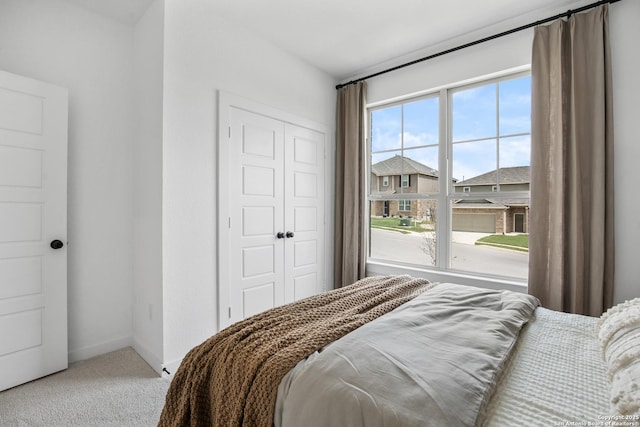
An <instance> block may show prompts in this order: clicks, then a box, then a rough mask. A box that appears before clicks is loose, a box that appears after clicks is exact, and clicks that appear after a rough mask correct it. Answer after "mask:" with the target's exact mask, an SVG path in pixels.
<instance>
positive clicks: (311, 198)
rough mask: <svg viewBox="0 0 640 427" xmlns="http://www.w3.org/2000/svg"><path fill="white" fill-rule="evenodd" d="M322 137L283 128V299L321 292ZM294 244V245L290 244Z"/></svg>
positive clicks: (287, 299)
mask: <svg viewBox="0 0 640 427" xmlns="http://www.w3.org/2000/svg"><path fill="white" fill-rule="evenodd" d="M324 144H325V141H324V134H322V133H320V132H316V131H313V130H310V129H307V128H303V127H300V126H295V125H292V124H287V125H286V127H285V147H286V149H285V157H286V162H285V176H286V177H287V178H286V179H285V205H286V209H285V228H286V229H287V231H292V232H293V237H291V238H287V242H286V245H285V258H284V262H285V281H286V285H285V300H286V302H292V301H295V300H298V299H301V298H304V297H306V296H309V295H313V294H315V293H318V292H320V291H321V288H322V280H323V278H324V272H323V268H324V256H323V254H324ZM292 243H293V244H292Z"/></svg>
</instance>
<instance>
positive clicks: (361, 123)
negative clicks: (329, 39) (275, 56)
mask: <svg viewBox="0 0 640 427" xmlns="http://www.w3.org/2000/svg"><path fill="white" fill-rule="evenodd" d="M366 88H367V86H366V83H365V82H360V83H356V84H351V85H348V86H344V87H342V88H340V90H339V91H338V102H337V112H336V198H335V209H336V211H335V255H334V257H335V258H334V265H335V277H334V280H335V281H334V284H335V287H336V288H339V287H341V286H345V285H350V284H352V283H354V282H356V281H357V280H359V279H361V278H363V277H364V276H365V261H366V253H365V250H366V248H365V235H364V219H365V218H364V211H365V200H366V188H365V170H366V150H365V114H366V107H365V105H366V90H367V89H366Z"/></svg>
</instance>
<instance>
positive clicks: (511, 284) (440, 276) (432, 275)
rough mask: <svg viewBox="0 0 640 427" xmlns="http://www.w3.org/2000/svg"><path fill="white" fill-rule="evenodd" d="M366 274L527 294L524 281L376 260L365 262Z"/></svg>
mask: <svg viewBox="0 0 640 427" xmlns="http://www.w3.org/2000/svg"><path fill="white" fill-rule="evenodd" d="M366 274H367V276H379V275H399V274H409V275H411V276H415V277H423V278H425V279H429V280H431V281H432V282H450V283H458V284H461V285H467V286H476V287H480V288H487V289H498V290H508V291H514V292H520V293H527V283H526V281H524V280H517V279H508V278H503V277H490V276H480V275H474V274H472V273H466V272H459V271H443V270H436V269H428V268H419V267H416V266H409V265H406V266H405V265H400V264H391V263H386V262H383V261H376V260H367V267H366Z"/></svg>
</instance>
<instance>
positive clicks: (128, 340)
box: [69, 337, 133, 363]
mask: <svg viewBox="0 0 640 427" xmlns="http://www.w3.org/2000/svg"><path fill="white" fill-rule="evenodd" d="M132 344H133V339H132V337H122V338H118V339H115V340H111V341H105V342H103V343H100V344H95V345H91V346H87V347H83V348H79V349H75V350H69V363H73V362H78V361H80V360H86V359H91V358H92V357H96V356H100V355H102V354H106V353H110V352H112V351H116V350H120V349H121V348H125V347H131V345H132Z"/></svg>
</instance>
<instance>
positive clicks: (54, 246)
mask: <svg viewBox="0 0 640 427" xmlns="http://www.w3.org/2000/svg"><path fill="white" fill-rule="evenodd" d="M49 246H51V248H52V249H60V248H62V247H63V246H64V243H62V241H60V240H57V239H56V240H52V241H51V244H50V245H49Z"/></svg>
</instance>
